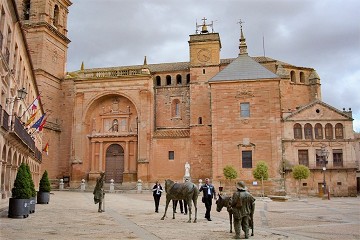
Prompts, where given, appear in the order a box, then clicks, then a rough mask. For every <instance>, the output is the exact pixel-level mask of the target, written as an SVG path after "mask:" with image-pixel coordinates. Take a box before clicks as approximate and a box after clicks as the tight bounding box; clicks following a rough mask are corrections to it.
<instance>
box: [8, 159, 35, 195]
mask: <svg viewBox="0 0 360 240" xmlns="http://www.w3.org/2000/svg"><path fill="white" fill-rule="evenodd" d="M11 193H12V198H15V199H29V198H31V194H32V192H31V186H30V181H29V174H28V172H27V169H26V165H25V163H22V164H21V165H20V167H19V169H18V172H17V174H16V179H15V182H14V187H13V188H12V190H11Z"/></svg>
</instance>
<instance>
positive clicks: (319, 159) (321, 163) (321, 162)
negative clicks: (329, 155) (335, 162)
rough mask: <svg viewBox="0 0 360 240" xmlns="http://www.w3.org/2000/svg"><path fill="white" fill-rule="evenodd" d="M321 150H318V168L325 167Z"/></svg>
mask: <svg viewBox="0 0 360 240" xmlns="http://www.w3.org/2000/svg"><path fill="white" fill-rule="evenodd" d="M321 154H322V153H321V149H316V167H324V164H323V156H322V155H321Z"/></svg>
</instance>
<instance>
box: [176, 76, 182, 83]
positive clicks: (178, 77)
mask: <svg viewBox="0 0 360 240" xmlns="http://www.w3.org/2000/svg"><path fill="white" fill-rule="evenodd" d="M181 83H182V79H181V75H180V74H178V75H176V84H178V85H181Z"/></svg>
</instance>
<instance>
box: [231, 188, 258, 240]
mask: <svg viewBox="0 0 360 240" xmlns="http://www.w3.org/2000/svg"><path fill="white" fill-rule="evenodd" d="M236 188H237V191H236V192H235V193H234V194H233V197H232V204H231V206H232V207H233V215H234V229H235V234H236V235H235V239H240V226H241V228H242V230H243V231H244V233H245V238H246V239H248V238H249V225H250V224H251V226H252V227H253V225H252V224H253V222H252V221H253V215H254V211H255V198H254V197H253V196H252V195H251V194H250V193H249V192H248V191H246V190H247V188H246V186H245V183H244V182H243V181H240V182H238V183H237V184H236Z"/></svg>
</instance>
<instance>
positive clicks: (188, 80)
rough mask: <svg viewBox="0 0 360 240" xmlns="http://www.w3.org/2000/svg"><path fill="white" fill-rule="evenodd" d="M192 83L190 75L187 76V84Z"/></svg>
mask: <svg viewBox="0 0 360 240" xmlns="http://www.w3.org/2000/svg"><path fill="white" fill-rule="evenodd" d="M189 83H190V73H189V74H186V84H189Z"/></svg>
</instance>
